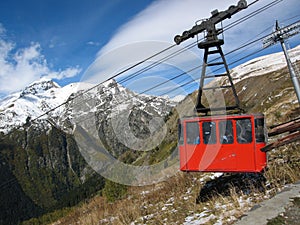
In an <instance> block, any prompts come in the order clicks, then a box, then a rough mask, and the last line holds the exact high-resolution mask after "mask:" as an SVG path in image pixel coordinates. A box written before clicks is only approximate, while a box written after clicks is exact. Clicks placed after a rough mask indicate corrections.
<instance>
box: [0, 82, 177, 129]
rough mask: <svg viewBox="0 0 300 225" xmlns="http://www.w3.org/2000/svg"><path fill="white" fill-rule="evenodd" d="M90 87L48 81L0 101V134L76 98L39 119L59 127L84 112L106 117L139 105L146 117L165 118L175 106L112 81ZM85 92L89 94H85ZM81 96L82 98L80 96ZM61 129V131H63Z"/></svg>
mask: <svg viewBox="0 0 300 225" xmlns="http://www.w3.org/2000/svg"><path fill="white" fill-rule="evenodd" d="M93 86H94V85H93V84H88V83H72V84H69V85H66V86H64V87H60V86H59V85H58V84H57V83H55V82H53V81H52V80H49V79H41V80H39V81H36V82H34V83H32V84H30V85H29V86H28V87H26V88H25V89H23V90H22V91H20V92H16V93H14V94H11V95H9V96H7V97H6V98H5V99H3V100H1V101H0V132H4V133H7V132H9V131H10V130H11V129H12V128H14V127H19V126H22V125H23V124H25V123H26V120H28V119H34V118H37V117H39V116H40V115H43V114H45V113H46V112H48V111H49V110H51V109H53V108H55V107H57V106H60V105H61V104H62V103H64V102H66V101H67V100H68V99H69V98H73V97H74V96H77V95H79V97H76V101H73V100H72V101H70V102H68V104H65V105H62V106H61V107H57V109H55V110H53V111H51V112H49V114H47V115H45V116H43V117H42V118H41V119H51V121H55V124H56V125H58V126H60V125H62V123H63V120H66V119H69V120H70V121H71V120H72V118H74V117H77V115H76V114H84V113H88V112H87V111H89V112H94V113H95V112H96V111H98V113H99V112H102V115H103V116H104V115H106V114H107V113H105V112H110V111H111V110H113V111H116V110H117V111H122V110H125V109H128V107H133V105H134V104H135V105H137V104H138V105H139V108H140V109H142V110H145V111H147V113H150V114H153V113H154V114H155V113H159V114H161V115H164V114H167V113H168V112H169V110H170V108H171V107H172V106H174V102H172V101H169V100H166V98H159V97H153V96H147V95H137V94H136V93H134V92H132V91H130V90H128V89H126V88H125V87H123V86H121V85H119V84H118V83H117V82H116V81H114V80H110V81H107V82H105V83H104V84H101V85H99V86H98V87H97V88H94V89H91V87H93ZM87 89H91V90H90V91H88V92H85V90H87ZM83 92H84V94H83V95H81V93H83ZM153 98H155V99H153ZM91 100H93V101H94V102H97V105H94V106H95V107H89V108H88V109H87V108H86V107H85V105H86V104H88V102H91ZM78 102H79V103H78ZM103 112H104V113H103ZM103 118H104V117H103ZM60 128H62V129H63V127H60Z"/></svg>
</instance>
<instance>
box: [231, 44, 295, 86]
mask: <svg viewBox="0 0 300 225" xmlns="http://www.w3.org/2000/svg"><path fill="white" fill-rule="evenodd" d="M289 56H290V58H291V61H292V63H293V62H295V61H297V60H300V45H299V46H297V47H295V48H293V49H291V50H289ZM286 66H287V64H286V59H285V57H284V54H283V52H278V53H274V54H271V55H266V56H261V57H259V58H255V59H252V60H250V61H248V62H246V63H244V64H242V65H239V66H237V67H235V68H234V69H232V71H231V76H232V78H233V81H234V82H235V83H237V82H239V81H241V80H243V79H246V78H249V77H254V76H259V75H264V74H266V73H269V72H274V71H276V70H279V69H282V68H284V67H286Z"/></svg>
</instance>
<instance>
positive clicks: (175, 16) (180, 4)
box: [85, 0, 300, 82]
mask: <svg viewBox="0 0 300 225" xmlns="http://www.w3.org/2000/svg"><path fill="white" fill-rule="evenodd" d="M253 1H254V0H253ZM253 1H251V0H248V4H250V3H251V2H253ZM272 1H273V0H264V1H259V2H258V3H255V4H254V5H252V6H251V7H249V8H248V9H246V10H243V11H241V12H239V13H238V14H236V15H234V16H233V17H232V19H230V20H226V21H224V23H223V24H224V26H226V25H228V24H230V23H232V22H234V21H236V20H238V19H239V18H241V17H243V16H245V15H247V14H249V13H251V12H253V11H255V10H256V9H258V8H260V7H262V6H264V5H266V4H268V3H270V2H272ZM237 2H238V0H227V1H224V0H211V1H204V0H185V1H182V0H173V1H168V0H158V1H155V2H153V3H152V4H151V5H150V6H149V7H148V8H146V9H145V10H143V11H141V12H140V13H139V14H137V15H136V16H135V17H134V18H133V19H132V20H131V21H129V22H128V23H126V24H124V25H123V26H122V27H120V28H119V30H118V31H117V32H116V33H115V35H114V36H113V37H112V38H111V40H110V41H109V42H108V43H107V45H106V46H104V47H103V48H102V49H101V50H100V51H99V52H98V54H97V57H96V59H95V61H94V63H93V64H92V65H91V66H90V67H89V68H88V69H87V70H86V72H85V76H86V77H87V78H90V77H96V78H97V79H95V80H97V82H102V81H104V80H106V79H107V78H109V76H111V75H113V74H114V73H115V72H116V71H118V72H119V71H121V70H122V69H124V68H127V67H129V66H130V65H133V64H134V63H136V62H138V61H139V60H142V59H145V58H147V56H150V55H152V54H154V53H157V52H158V51H159V50H161V49H163V48H161V49H157V48H154V47H153V45H151V44H150V45H149V43H154V42H157V43H159V42H160V43H164V47H167V46H170V45H173V44H174V41H173V38H174V36H175V35H177V34H182V32H183V31H184V30H188V29H190V28H192V27H193V26H194V25H195V21H197V20H199V19H204V18H208V17H210V16H211V14H210V12H211V11H213V10H214V9H218V10H219V11H223V10H226V9H227V8H228V7H229V6H230V5H236V4H237ZM299 7H300V1H299V0H285V1H282V2H281V3H280V4H278V5H277V6H275V7H272V8H271V9H269V10H267V11H265V12H263V13H262V14H260V15H257V16H255V17H254V18H252V19H250V20H248V21H246V22H244V23H242V24H240V25H238V26H236V27H233V28H232V29H230V30H228V31H226V32H225V42H226V43H225V45H224V49H225V51H226V50H227V51H230V50H232V49H234V48H236V47H238V46H240V45H241V44H242V43H244V42H245V41H248V40H249V38H254V37H255V35H256V34H258V33H259V32H261V31H262V30H264V29H266V27H269V26H270V25H272V24H274V23H275V17H276V18H277V19H279V20H283V19H286V18H289V17H291V16H294V15H296V14H297V15H298V12H297V10H298V9H299ZM270 32H271V31H270ZM200 37H202V35H201V36H200ZM195 40H196V38H194V39H193V40H189V41H187V43H191V41H195ZM143 44H144V46H143V47H144V48H139V49H136V47H137V46H138V45H139V46H142V45H143ZM181 45H183V46H184V45H185V43H183V44H181ZM257 45H258V48H259V47H261V46H260V43H258V44H257ZM130 46H131V47H132V48H131V49H128V48H129V47H130ZM157 46H159V44H158V45H156V47H157ZM193 51H194V52H193V53H192V54H194V55H198V58H199V57H200V58H201V59H202V52H201V51H199V50H198V49H197V48H195V49H193ZM168 53H169V52H168ZM108 56H113V57H111V58H109V57H108ZM108 58H109V59H108ZM194 59H195V57H194ZM181 60H186V57H183V56H182V55H180V56H178V57H177V61H176V63H174V64H177V63H179V62H180V61H181ZM193 63H195V64H194V66H197V65H199V64H200V63H201V62H199V61H198V62H193Z"/></svg>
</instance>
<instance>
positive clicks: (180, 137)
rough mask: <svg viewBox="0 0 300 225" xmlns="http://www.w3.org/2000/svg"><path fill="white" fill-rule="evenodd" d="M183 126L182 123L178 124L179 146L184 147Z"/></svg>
mask: <svg viewBox="0 0 300 225" xmlns="http://www.w3.org/2000/svg"><path fill="white" fill-rule="evenodd" d="M183 140H184V139H183V126H182V124H181V123H179V124H178V144H179V145H183V143H184V141H183Z"/></svg>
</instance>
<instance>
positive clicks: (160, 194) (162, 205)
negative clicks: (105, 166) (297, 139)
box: [54, 69, 300, 225]
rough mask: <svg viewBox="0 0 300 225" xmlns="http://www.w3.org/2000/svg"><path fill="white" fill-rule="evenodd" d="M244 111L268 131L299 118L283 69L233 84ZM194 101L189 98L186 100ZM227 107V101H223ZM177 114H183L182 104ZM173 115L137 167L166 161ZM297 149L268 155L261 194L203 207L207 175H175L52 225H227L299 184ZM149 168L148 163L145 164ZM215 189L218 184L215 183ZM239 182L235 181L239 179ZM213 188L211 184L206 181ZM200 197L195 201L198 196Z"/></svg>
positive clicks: (218, 199) (213, 200) (250, 192)
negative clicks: (199, 221) (263, 120)
mask: <svg viewBox="0 0 300 225" xmlns="http://www.w3.org/2000/svg"><path fill="white" fill-rule="evenodd" d="M236 88H237V91H238V93H239V97H240V100H241V102H242V103H243V106H244V108H245V109H246V110H247V111H248V112H263V113H265V114H266V116H267V124H268V125H272V124H274V123H279V122H283V121H286V120H288V119H289V118H291V117H295V116H297V115H299V108H297V104H295V103H296V102H295V100H296V96H295V94H294V92H293V89H292V83H291V81H290V78H289V75H288V73H287V69H282V70H279V71H277V72H274V73H269V74H265V75H262V76H258V77H255V78H249V79H245V80H242V81H241V82H239V83H237V84H236ZM192 98H193V99H195V93H194V94H193V95H192ZM229 101H230V100H229ZM177 110H183V111H185V113H186V114H188V113H187V111H188V110H190V109H188V108H187V106H186V105H185V103H184V102H182V103H181V106H180V107H178V109H177ZM177 118H178V112H177V113H176V112H174V113H173V114H172V115H171V116H170V118H169V120H168V122H167V123H169V126H170V130H169V132H170V133H169V136H168V140H166V141H165V143H163V145H162V146H160V147H159V148H158V149H157V151H156V152H155V153H152V155H150V159H149V155H148V156H147V157H146V156H144V158H140V159H139V160H140V161H139V162H138V164H142V163H143V162H145V160H146V159H147V160H150V161H151V160H152V163H153V162H156V161H159V160H161V159H162V158H164V157H166V155H168V153H169V152H170V149H172V148H174V143H175V142H174V141H176V138H177V137H176V133H177V131H176V126H175V124H177ZM299 159H300V149H299V143H294V144H291V145H288V146H284V147H281V148H280V149H278V150H276V151H273V152H270V153H269V166H268V171H267V172H266V174H265V177H266V178H267V181H266V182H264V185H263V189H259V188H257V187H256V186H255V185H254V184H252V186H251V182H250V186H248V187H245V188H243V187H242V188H239V187H240V185H241V184H239V183H233V184H231V185H229V186H228V190H227V193H229V194H226V195H225V194H224V193H216V195H214V196H212V197H211V196H210V198H209V200H208V201H204V202H201V201H200V202H199V201H197V199H199V196H200V195H201V190H203V188H205V186H206V185H207V184H208V183H209V182H208V181H209V180H211V178H210V177H209V174H203V173H192V174H184V173H181V172H178V173H177V174H176V176H173V177H171V178H170V179H168V180H166V181H164V182H161V183H158V184H156V185H152V186H145V187H130V188H129V190H128V194H127V197H125V198H124V199H122V200H118V201H116V202H114V203H109V202H107V200H106V199H105V198H104V197H102V196H101V195H99V196H96V197H95V198H93V199H91V200H89V201H88V202H86V203H84V204H81V205H80V206H78V207H77V208H76V207H75V208H73V209H72V210H70V211H71V212H69V211H68V213H67V215H66V216H65V217H63V218H61V219H60V220H59V221H56V223H54V224H62V225H64V224H73V223H76V222H77V223H78V224H99V223H100V224H130V223H131V222H132V221H136V222H137V223H142V224H143V223H147V224H162V223H167V224H182V223H183V222H184V220H185V218H186V217H187V216H194V217H197V216H198V217H201V216H203V215H201V213H203V212H206V214H207V215H213V216H210V217H208V216H207V217H205V216H203V218H208V219H207V223H208V224H211V223H214V222H216V221H217V220H218V218H223V219H222V221H223V223H225V224H226V223H231V221H232V220H234V219H235V218H237V217H238V216H241V215H242V214H243V212H244V211H246V210H249V209H250V208H251V207H252V206H253V205H254V204H256V203H257V202H260V201H262V200H263V199H265V198H268V197H270V196H272V195H273V194H274V193H276V191H278V190H279V189H280V188H281V187H282V185H284V184H286V183H291V182H294V181H296V180H299V179H300V171H299V168H300V166H299V165H300V161H299ZM148 162H149V161H148ZM215 180H216V183H217V180H218V179H215ZM240 180H241V179H240ZM210 182H211V183H210V184H213V183H214V182H215V181H214V180H212V181H210ZM200 197H201V196H200ZM226 221H227V222H226Z"/></svg>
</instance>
